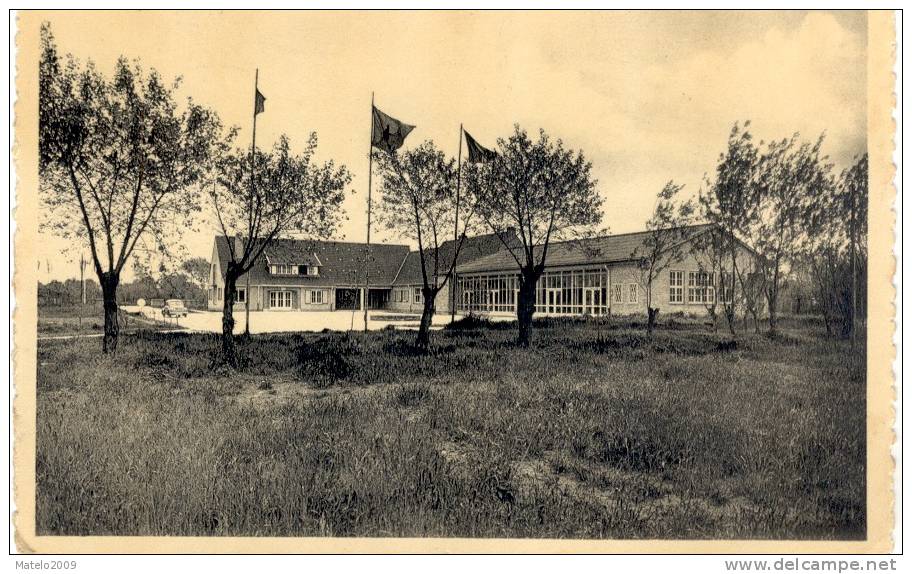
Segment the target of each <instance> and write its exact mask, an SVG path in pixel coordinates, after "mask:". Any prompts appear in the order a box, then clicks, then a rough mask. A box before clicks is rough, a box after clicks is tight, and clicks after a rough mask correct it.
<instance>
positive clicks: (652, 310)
mask: <svg viewBox="0 0 912 574" xmlns="http://www.w3.org/2000/svg"><path fill="white" fill-rule="evenodd" d="M658 316H659V309H658V307H647V309H646V334H647V335H649V336H650V337H652V332H653V331H654V330H655V325H656V319H657V318H658Z"/></svg>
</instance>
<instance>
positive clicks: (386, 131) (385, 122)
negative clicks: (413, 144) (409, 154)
mask: <svg viewBox="0 0 912 574" xmlns="http://www.w3.org/2000/svg"><path fill="white" fill-rule="evenodd" d="M413 129H415V126H410V125H408V124H404V123H402V122H400V121H399V120H397V119H396V118H394V117H391V116H388V115H386V114H384V113H383V112H381V111H380V110H378V109H377V107H376V106H374V122H373V127H372V129H371V145H372V146H374V147H375V148H377V149H382V150H383V151H386V152H389V153H393V152H394V151H396V150H397V149H399V148H400V147H402V143H403V142H404V141H405V137H406V136H407V135H409V133H411V131H412V130H413Z"/></svg>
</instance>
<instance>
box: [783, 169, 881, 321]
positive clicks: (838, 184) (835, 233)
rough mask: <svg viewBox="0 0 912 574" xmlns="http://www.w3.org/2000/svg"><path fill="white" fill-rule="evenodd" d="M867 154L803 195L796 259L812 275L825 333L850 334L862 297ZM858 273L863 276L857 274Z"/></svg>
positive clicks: (864, 258)
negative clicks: (821, 189)
mask: <svg viewBox="0 0 912 574" xmlns="http://www.w3.org/2000/svg"><path fill="white" fill-rule="evenodd" d="M867 163H868V159H867V156H866V155H865V156H862V157H861V158H860V159H858V160H857V161H856V162H855V163H854V164H853V165H852V166H851V167H849V168H848V169H845V170H843V171H842V173H841V174H840V176H839V178H838V179H836V180H835V181H833V182H832V183H831V185H830V192H829V193H824V194H821V195H819V196H817V197H807V198H805V199H806V204H805V210H804V213H803V217H802V223H801V225H802V227H803V229H804V231H805V233H804V234H803V236H802V239H803V240H802V243H801V247H800V260H799V261H800V264H801V266H802V267H803V268H804V269H806V270H807V273H808V275H809V276H810V278H811V280H812V282H813V285H814V288H815V295H816V299H817V305H818V307H819V310H820V312H821V313H822V315H823V321H824V325H825V327H826V331H827V334H828V335H833V334H836V333H834V327H835V326H837V325H838V323H837V322H838V321H841V328H840V330H839V333H838V334H839V335H840V336H842V337H849V338H851V337H853V333H854V332H855V331H856V318H857V315H858V301H859V300H865V295H866V289H865V287H864V286H865V284H866V281H865V277H866V276H865V275H864V273H865V269H866V268H867V265H866V263H867V203H868V177H867V170H868V165H867ZM859 275H861V277H859Z"/></svg>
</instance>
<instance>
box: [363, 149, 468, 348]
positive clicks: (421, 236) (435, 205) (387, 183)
mask: <svg viewBox="0 0 912 574" xmlns="http://www.w3.org/2000/svg"><path fill="white" fill-rule="evenodd" d="M374 161H375V162H376V164H377V166H378V172H379V173H380V175H381V177H382V184H381V190H380V191H381V193H382V199H381V202H380V219H381V221H382V222H383V224H384V225H385V226H386V228H387V229H389V230H392V231H395V232H397V233H399V234H400V235H402V236H404V237H407V238H408V239H411V240H413V241H415V242H416V243H417V244H418V257H419V261H420V265H421V281H422V286H421V295H422V298H423V302H424V304H423V307H422V311H421V323H420V324H419V327H418V335H417V337H416V339H415V346H416V347H417V348H419V349H426V348H427V347H428V345H429V343H430V327H431V320H432V319H433V317H434V312H435V309H436V298H437V294H438V293H440V291H441V290H442V289H443V288H444V287H445V286H446V285H447V282H448V281H449V280H450V278H451V277H452V276H453V272H454V270H455V269H456V262H457V261H458V260H459V254H460V252H461V250H462V246H463V244H464V242H465V238H466V231H467V229H469V228H470V226H471V225H472V220H473V217H472V208H471V206H469V209H465V210H464V211H463V216H462V219H461V221H460V230H459V231H458V232H457V235H458V240H457V241H456V242H455V245H453V249H452V250H447V251H446V252H443V251H441V247H442V246H443V244H444V242H446V241H447V240H448V239H449V238H450V237H451V236H450V233H452V230H453V229H454V226H455V225H456V162H455V161H454V160H453V159H452V158H447V157H446V156H445V155H444V153H443V152H442V151H440V150H439V149H437V147H436V146H435V145H434V143H433V142H431V141H425V142H424V143H422V144H421V145H420V146H418V147H416V148H414V149H412V150H408V151H405V152H400V153H397V154H389V153H385V152H374ZM464 207H465V206H464Z"/></svg>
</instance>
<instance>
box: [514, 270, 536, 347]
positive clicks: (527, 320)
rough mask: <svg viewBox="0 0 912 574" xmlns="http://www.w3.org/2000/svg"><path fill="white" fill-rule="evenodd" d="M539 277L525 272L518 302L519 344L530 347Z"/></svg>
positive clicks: (520, 283)
mask: <svg viewBox="0 0 912 574" xmlns="http://www.w3.org/2000/svg"><path fill="white" fill-rule="evenodd" d="M537 283H538V276H537V274H536V273H535V272H534V271H533V272H527V271H526V270H523V272H522V275H521V276H520V281H519V300H518V301H517V302H516V319H517V322H518V323H519V337H518V338H517V341H516V342H517V344H518V345H519V346H520V347H528V346H529V345H530V344H531V343H532V316H533V315H534V314H535V286H536V284H537Z"/></svg>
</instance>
